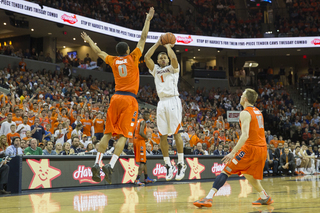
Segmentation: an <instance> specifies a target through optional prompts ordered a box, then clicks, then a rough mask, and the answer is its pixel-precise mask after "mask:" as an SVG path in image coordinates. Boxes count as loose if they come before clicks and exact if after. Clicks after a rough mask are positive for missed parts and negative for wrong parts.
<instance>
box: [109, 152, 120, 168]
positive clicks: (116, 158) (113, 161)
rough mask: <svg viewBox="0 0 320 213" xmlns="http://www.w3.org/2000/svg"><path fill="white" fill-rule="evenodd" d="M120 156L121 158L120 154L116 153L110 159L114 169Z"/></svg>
mask: <svg viewBox="0 0 320 213" xmlns="http://www.w3.org/2000/svg"><path fill="white" fill-rule="evenodd" d="M118 158H119V156H117V155H115V154H113V155H112V157H111V160H110V165H111V168H112V169H113V167H114V165H115V164H116V162H117V160H118Z"/></svg>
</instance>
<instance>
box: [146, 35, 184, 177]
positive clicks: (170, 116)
mask: <svg viewBox="0 0 320 213" xmlns="http://www.w3.org/2000/svg"><path fill="white" fill-rule="evenodd" d="M160 45H162V44H161V41H160V39H159V41H158V42H157V43H155V44H154V45H153V46H152V47H151V48H150V49H149V51H148V52H147V53H146V55H145V56H144V59H145V62H146V65H147V67H148V69H149V72H150V73H151V74H152V75H153V77H154V82H155V85H156V89H157V93H158V96H159V98H160V101H159V103H158V107H157V126H158V130H159V133H160V147H161V151H162V154H163V159H164V162H165V164H166V168H167V175H166V180H167V181H169V180H171V179H172V178H173V172H174V170H175V167H174V166H172V165H171V162H170V157H169V153H168V148H169V145H168V142H167V136H168V135H173V136H174V139H175V141H176V145H177V151H178V165H177V166H178V172H177V174H176V180H181V179H183V177H184V175H185V171H186V169H187V165H186V164H185V163H184V156H183V140H182V137H181V135H180V133H179V130H180V128H181V121H182V105H181V100H180V98H179V92H178V80H179V70H180V67H179V63H178V60H177V56H176V54H175V53H174V51H173V50H172V47H173V46H174V45H172V44H166V45H164V47H165V48H166V49H167V52H168V55H167V53H165V52H161V53H159V54H158V60H157V62H158V64H159V65H157V64H154V62H153V60H152V59H151V56H152V55H153V53H154V51H155V50H156V49H157V48H158V47H159V46H160ZM168 56H169V58H170V60H171V64H169V58H168Z"/></svg>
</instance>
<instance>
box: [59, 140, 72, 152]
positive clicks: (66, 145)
mask: <svg viewBox="0 0 320 213" xmlns="http://www.w3.org/2000/svg"><path fill="white" fill-rule="evenodd" d="M70 147H71V146H70V144H69V143H68V142H65V143H64V144H63V145H62V151H61V152H60V154H59V155H72V154H74V149H71V148H70Z"/></svg>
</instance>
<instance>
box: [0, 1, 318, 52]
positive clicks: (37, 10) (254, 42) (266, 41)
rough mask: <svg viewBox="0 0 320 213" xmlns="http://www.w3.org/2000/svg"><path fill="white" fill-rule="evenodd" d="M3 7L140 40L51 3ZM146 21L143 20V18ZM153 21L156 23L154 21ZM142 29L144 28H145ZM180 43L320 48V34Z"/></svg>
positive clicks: (152, 39) (1, 5) (180, 41)
mask: <svg viewBox="0 0 320 213" xmlns="http://www.w3.org/2000/svg"><path fill="white" fill-rule="evenodd" d="M0 9H3V10H8V11H12V12H15V13H20V14H24V15H27V16H32V17H35V18H39V19H42V20H46V21H51V22H56V23H59V24H65V25H67V26H72V27H77V28H80V29H83V30H89V31H93V32H96V33H100V34H104V35H108V36H113V37H118V38H122V39H126V40H129V41H134V42H137V41H139V39H140V37H141V31H138V30H132V29H129V28H125V27H121V26H117V25H114V24H109V23H106V22H102V21H99V20H95V19H91V18H87V17H83V16H80V15H76V14H72V13H69V12H65V11H61V10H57V9H54V8H50V7H47V6H43V9H41V7H40V6H39V4H36V3H32V2H27V1H23V0H0ZM141 21H142V20H141ZM151 24H152V22H151ZM141 30H142V29H141ZM161 34H163V33H159V32H149V33H148V37H147V41H146V42H147V43H156V42H157V41H158V39H159V38H160V36H161ZM175 36H176V39H177V42H176V45H186V46H196V47H209V48H225V49H242V50H243V49H275V48H310V47H320V37H319V36H318V37H314V36H310V37H281V38H248V39H235V38H221V37H211V36H199V35H185V34H175Z"/></svg>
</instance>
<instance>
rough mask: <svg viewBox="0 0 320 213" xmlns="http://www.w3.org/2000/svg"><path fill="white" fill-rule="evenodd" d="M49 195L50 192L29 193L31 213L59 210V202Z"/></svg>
mask: <svg viewBox="0 0 320 213" xmlns="http://www.w3.org/2000/svg"><path fill="white" fill-rule="evenodd" d="M51 195H52V194H51V193H44V194H30V195H29V199H30V202H31V204H32V208H33V213H45V212H60V211H61V206H60V203H59V202H57V201H55V200H52V198H51ZM24 210H25V209H24Z"/></svg>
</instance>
